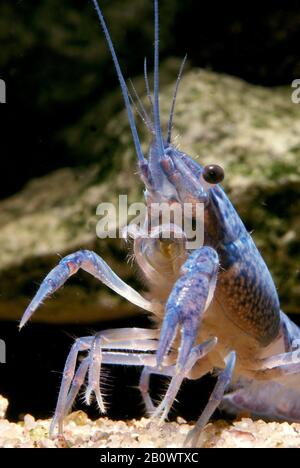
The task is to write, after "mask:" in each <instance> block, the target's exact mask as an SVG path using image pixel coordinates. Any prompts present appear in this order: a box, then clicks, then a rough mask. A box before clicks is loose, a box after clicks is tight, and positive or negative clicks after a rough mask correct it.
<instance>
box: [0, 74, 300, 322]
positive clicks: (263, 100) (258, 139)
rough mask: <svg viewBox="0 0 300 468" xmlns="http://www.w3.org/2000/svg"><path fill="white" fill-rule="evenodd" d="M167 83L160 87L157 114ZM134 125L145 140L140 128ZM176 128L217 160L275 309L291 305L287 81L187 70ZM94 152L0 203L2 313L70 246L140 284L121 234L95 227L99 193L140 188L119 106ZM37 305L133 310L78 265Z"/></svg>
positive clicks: (294, 263) (183, 141)
mask: <svg viewBox="0 0 300 468" xmlns="http://www.w3.org/2000/svg"><path fill="white" fill-rule="evenodd" d="M138 83H139V82H138ZM138 87H139V86H138ZM172 91H173V87H171V86H167V87H165V88H164V89H163V91H162V98H161V106H162V115H163V121H164V122H166V118H167V115H168V112H169V106H170V100H171V95H172ZM98 112H99V109H98V108H97V106H95V107H93V108H91V111H90V116H89V118H90V119H91V120H94V121H96V120H97V113H98ZM73 131H74V132H75V129H74V130H73ZM78 132H79V135H80V129H78ZM141 134H142V135H144V137H145V138H144V141H145V145H146V140H147V138H146V135H145V134H144V129H142V132H141ZM177 134H179V135H180V145H181V147H182V149H183V150H184V151H186V152H188V153H190V154H191V155H196V156H197V158H198V160H199V162H200V163H203V164H206V163H217V164H220V165H222V166H223V167H224V169H225V173H226V178H225V184H224V185H225V188H226V189H227V191H228V193H229V195H230V197H231V199H232V201H233V202H234V204H235V205H236V207H237V209H238V211H239V213H240V215H241V217H242V219H243V220H244V221H245V223H246V226H247V228H248V229H249V230H251V231H252V230H253V231H254V232H253V236H254V238H255V240H256V242H257V245H258V247H259V248H260V249H261V251H262V253H263V255H264V257H265V258H266V260H267V263H268V265H269V268H270V270H271V272H272V273H273V275H274V278H275V281H276V284H277V286H278V289H279V293H280V296H281V299H282V306H283V309H284V310H285V311H286V312H299V311H300V308H299V304H300V284H299V268H300V237H299V236H300V234H299V233H300V217H299V212H300V169H299V161H300V106H297V105H295V104H293V103H292V102H291V89H286V88H273V89H265V88H262V87H256V86H254V85H250V84H247V83H245V82H243V81H242V80H239V79H236V78H232V77H229V76H226V75H221V74H216V73H212V72H208V71H203V70H197V69H196V70H192V71H189V72H188V73H186V75H185V76H184V79H183V82H182V85H181V88H180V93H179V97H178V103H177V108H176V118H175V129H174V135H177ZM77 138H78V135H77ZM100 138H101V137H100ZM177 141H179V139H177ZM145 149H146V146H145ZM98 152H99V155H100V156H99V160H100V163H99V164H95V165H92V166H90V167H88V168H85V169H70V168H68V169H61V170H59V171H56V172H54V173H52V174H49V175H47V176H45V177H43V178H40V179H36V180H33V181H31V182H30V183H29V184H28V185H27V186H26V187H25V188H24V189H23V190H22V191H21V192H20V193H18V194H16V195H14V196H13V197H10V198H9V199H6V200H4V201H2V202H1V203H0V259H1V262H0V263H1V266H0V294H1V295H0V317H1V318H3V319H19V318H20V316H21V313H22V310H23V309H24V308H25V306H26V305H27V303H28V300H29V298H30V297H31V296H32V295H33V294H34V291H35V290H36V287H37V285H38V283H40V281H41V280H42V278H43V277H44V276H45V274H46V273H47V272H48V271H49V270H50V268H52V267H53V266H54V265H55V264H56V262H57V261H58V254H59V255H65V254H66V253H68V252H71V251H74V250H75V249H78V248H83V247H84V248H91V249H95V250H97V252H98V253H99V254H100V255H101V256H103V258H104V259H105V260H106V261H107V262H108V263H109V264H110V265H111V267H112V268H113V269H114V270H115V271H116V272H117V273H118V274H119V275H120V276H121V277H122V278H123V279H124V280H125V281H128V282H129V283H130V284H131V285H132V286H134V287H136V286H137V287H139V289H140V287H141V284H140V283H139V282H138V281H137V276H138V275H136V270H135V268H131V266H130V265H129V264H128V263H127V262H126V251H125V250H124V249H123V247H122V242H121V241H119V240H99V239H98V240H97V238H96V233H95V229H96V224H97V221H98V219H99V218H98V217H97V216H96V215H95V213H96V207H97V205H98V203H100V202H103V201H114V202H116V201H117V196H118V194H128V195H129V202H132V201H139V200H141V198H142V187H141V185H140V183H139V181H138V177H137V175H136V174H135V172H136V163H135V155H134V150H133V144H132V140H131V136H130V131H129V129H128V125H127V119H126V116H125V113H121V114H120V115H118V116H117V117H116V118H114V119H113V120H111V121H110V122H109V123H108V125H107V127H106V128H105V129H104V131H103V136H102V139H99V143H98ZM42 309H43V310H42V311H40V312H38V313H37V314H36V318H37V319H39V320H44V321H55V322H59V321H61V322H70V321H71V322H73V321H75V322H78V321H79V322H80V321H82V322H89V321H94V320H101V319H111V318H114V317H121V316H124V315H128V314H130V313H134V311H137V309H136V308H135V307H133V306H131V305H129V304H127V303H126V301H125V300H121V299H120V298H118V297H117V296H116V295H115V294H112V293H111V292H110V291H109V290H108V289H107V288H105V287H103V286H101V285H100V283H98V282H96V280H94V279H91V278H90V277H89V276H88V275H87V274H85V273H83V274H82V273H80V274H77V275H76V276H75V277H73V278H72V279H71V280H70V282H69V283H68V285H67V286H65V288H64V289H63V290H61V291H59V292H57V293H56V294H55V297H54V298H52V299H51V300H49V301H47V304H46V305H45V306H44V307H43V308H42Z"/></svg>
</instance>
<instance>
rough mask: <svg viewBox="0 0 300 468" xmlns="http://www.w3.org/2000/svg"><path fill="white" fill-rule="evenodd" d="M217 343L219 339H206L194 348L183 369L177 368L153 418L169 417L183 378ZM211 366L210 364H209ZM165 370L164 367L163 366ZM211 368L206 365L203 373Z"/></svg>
mask: <svg viewBox="0 0 300 468" xmlns="http://www.w3.org/2000/svg"><path fill="white" fill-rule="evenodd" d="M216 344H217V339H216V338H212V339H211V340H208V341H205V343H202V344H201V345H199V346H196V347H195V348H193V349H192V351H191V354H190V356H189V358H188V360H187V363H186V365H185V367H184V368H183V369H182V370H175V375H174V376H173V377H172V380H171V382H170V385H169V387H168V390H167V392H166V394H165V396H164V399H163V400H162V402H161V403H160V404H159V405H158V406H157V408H155V411H154V413H153V418H156V417H159V416H160V419H161V421H163V420H164V419H166V418H167V416H168V413H169V411H170V409H171V406H172V404H173V402H174V400H175V398H176V395H177V393H178V391H179V389H180V387H181V384H182V382H183V380H184V379H185V378H186V377H188V373H189V372H190V370H191V369H192V368H193V367H194V365H195V363H196V362H197V361H198V360H199V359H202V358H203V357H204V356H205V355H206V354H207V353H209V352H210V351H211V350H212V349H213V348H214V347H215V346H216ZM209 367H210V365H209ZM163 370H164V368H163ZM208 370H209V368H207V363H206V366H204V368H203V374H202V375H205V374H206V373H207V372H208Z"/></svg>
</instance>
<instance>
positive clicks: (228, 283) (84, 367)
mask: <svg viewBox="0 0 300 468" xmlns="http://www.w3.org/2000/svg"><path fill="white" fill-rule="evenodd" d="M93 4H94V7H95V9H96V13H97V16H98V19H99V21H100V24H101V26H102V29H103V31H104V35H105V38H106V41H107V45H108V47H109V49H110V52H111V55H112V59H113V62H114V66H115V69H116V72H117V75H118V78H119V82H120V86H121V90H122V94H123V98H124V102H125V106H126V110H127V115H128V120H129V124H130V128H131V132H132V137H133V143H134V147H135V151H136V155H137V166H138V173H139V176H140V178H141V180H142V182H143V184H144V186H145V192H144V194H145V204H146V208H147V209H146V214H145V219H144V224H143V229H142V230H141V229H138V228H137V227H136V226H134V225H130V226H129V227H128V234H129V236H131V237H132V238H133V242H132V244H133V253H134V258H135V261H136V262H137V265H138V266H139V267H140V269H141V271H142V273H143V275H144V277H145V280H146V282H147V285H148V290H149V292H148V295H147V298H146V297H143V296H142V295H140V294H139V293H138V292H137V291H135V290H134V289H133V288H132V287H130V286H129V285H127V284H126V283H125V282H124V281H122V279H120V278H119V277H118V276H117V274H116V273H114V272H113V271H112V270H111V268H110V267H109V266H108V265H107V263H106V262H105V261H104V260H103V259H102V258H101V257H100V256H99V255H97V254H96V253H95V252H92V251H89V250H80V251H78V252H75V253H73V254H71V255H68V256H66V257H64V258H62V260H61V261H60V262H59V264H58V265H57V266H56V267H55V268H54V269H53V270H52V271H51V272H50V273H49V274H48V276H46V278H45V279H44V281H43V282H42V284H41V286H40V288H39V290H38V292H37V294H36V296H35V297H34V298H33V300H32V301H31V303H30V304H29V306H28V308H27V310H26V312H25V314H24V316H23V318H22V320H21V324H20V327H22V326H23V325H25V323H26V322H27V321H28V319H29V318H30V317H31V316H32V314H33V313H34V312H35V310H36V309H37V308H38V307H39V305H40V304H41V303H42V302H43V301H44V299H45V298H47V297H48V296H50V295H51V294H52V293H53V292H54V291H56V290H57V289H58V288H60V287H61V286H62V285H63V284H64V283H65V282H66V281H67V279H68V278H69V277H70V276H71V275H74V274H75V273H77V271H78V270H79V269H83V270H85V271H87V272H88V273H90V274H91V275H93V276H94V277H96V278H97V279H99V280H100V281H101V282H102V283H104V284H105V285H106V286H108V287H109V288H111V289H112V290H113V291H115V292H116V293H117V294H119V295H121V296H123V297H124V299H126V300H128V301H131V302H132V303H133V304H135V305H136V306H137V307H139V308H140V309H143V310H146V311H148V312H150V313H151V314H152V315H153V319H154V323H155V328H154V329H146V328H127V329H111V330H106V331H103V332H101V333H98V334H96V335H95V336H86V337H83V338H79V339H77V340H76V341H75V343H74V344H73V346H72V349H71V351H70V354H69V356H68V358H67V361H66V364H65V368H64V371H63V377H62V383H61V387H60V392H59V396H58V401H57V406H56V411H55V415H54V418H53V421H52V426H51V432H53V431H55V430H56V428H57V426H58V431H59V433H62V431H63V421H64V418H65V416H66V415H67V413H68V412H69V411H70V409H71V408H72V405H73V402H74V400H75V398H76V396H77V394H78V392H79V391H80V389H81V387H82V386H83V385H84V384H86V390H85V400H86V403H87V404H89V403H90V401H91V398H92V397H95V398H96V400H97V403H98V406H99V409H100V411H101V412H103V413H104V412H105V401H104V398H103V395H102V392H101V377H102V365H104V364H116V365H132V366H141V367H142V373H141V380H140V390H141V394H142V396H143V399H144V402H145V406H146V409H147V411H148V413H149V414H150V415H151V417H152V418H156V419H157V418H158V419H164V418H166V417H167V416H168V413H169V411H170V409H171V406H172V404H173V402H174V399H175V397H176V395H177V393H178V391H179V389H180V387H181V384H182V381H183V380H184V379H200V378H201V377H202V376H204V375H205V374H207V373H209V372H213V371H214V372H215V373H217V376H218V377H217V382H216V385H215V388H214V390H213V392H212V394H211V396H210V398H209V401H208V403H207V406H206V407H205V409H204V411H203V412H202V414H201V416H200V418H199V420H198V421H197V423H196V425H195V427H194V429H193V430H192V431H191V432H190V434H189V436H188V438H187V441H186V444H187V445H192V446H197V444H198V441H199V434H200V433H201V431H202V429H203V428H204V427H205V425H206V424H207V422H208V421H209V419H210V417H211V416H212V414H213V413H214V411H215V410H216V408H217V407H218V406H219V405H222V406H223V408H225V409H227V410H228V411H230V412H235V413H238V412H240V411H248V412H251V413H255V414H257V415H261V416H266V417H268V418H281V419H285V420H292V421H300V391H299V382H300V376H299V371H300V358H299V355H300V353H299V343H300V341H299V339H300V330H299V329H298V327H297V326H296V325H295V324H294V323H293V322H292V321H290V319H289V318H288V317H287V316H286V315H285V314H284V313H283V312H282V311H281V309H280V304H279V299H278V295H277V291H276V288H275V286H274V283H273V280H272V277H271V275H270V272H269V270H268V268H267V266H266V264H265V262H264V260H263V259H262V257H261V255H260V253H259V251H258V250H257V248H256V246H255V244H254V242H253V240H252V237H251V235H250V234H249V233H248V232H247V230H246V228H245V226H244V224H243V222H242V221H241V219H240V217H239V215H238V214H237V212H236V210H235V209H234V207H233V206H232V204H231V202H230V200H229V199H228V197H227V195H226V193H225V191H224V190H223V188H222V186H221V185H220V184H221V182H222V180H223V178H224V171H223V169H222V168H221V167H220V166H217V165H215V164H213V161H212V164H210V165H208V166H205V167H202V166H201V165H200V164H198V163H197V162H195V161H194V160H193V159H192V158H191V157H190V156H189V155H188V154H186V153H184V152H182V151H179V150H178V149H177V147H176V146H175V144H174V143H173V141H172V124H173V116H174V112H175V103H176V96H177V92H178V87H179V84H180V80H181V78H182V72H183V66H184V61H185V60H184V61H183V64H182V66H181V68H180V71H179V75H178V79H177V81H176V85H175V91H174V97H173V100H172V103H171V106H170V118H169V122H168V125H167V130H166V132H165V133H164V132H163V130H162V126H161V120H160V102H159V11H158V0H155V1H154V19H155V21H154V23H155V27H154V29H155V41H154V43H155V47H154V86H153V92H152V90H151V86H150V83H149V79H148V74H147V65H146V62H145V67H144V75H145V87H146V92H147V96H148V101H149V104H150V107H151V108H150V112H149V111H147V110H146V108H145V106H144V105H143V103H142V100H141V99H140V98H139V97H138V95H137V93H135V96H134V97H132V96H131V95H130V94H129V91H128V88H127V85H126V82H125V79H124V77H123V74H122V71H121V68H120V64H119V61H118V58H117V55H116V52H115V49H114V46H113V43H112V40H111V37H110V34H109V31H108V28H107V25H106V22H105V20H104V17H103V14H102V11H101V9H100V7H99V4H98V2H97V0H93ZM134 98H136V100H137V102H135V101H134ZM133 106H134V107H135V108H136V110H137V111H138V113H139V114H140V116H141V117H142V119H143V121H144V123H145V125H146V127H147V129H148V131H149V133H150V136H151V144H150V148H149V151H148V154H147V155H145V154H144V152H143V149H142V146H141V143H140V139H139V135H138V131H137V127H136V124H135V116H134V113H133ZM133 170H135V169H134V168H133ZM157 204H163V205H164V206H165V207H167V208H169V209H170V210H171V208H172V209H174V208H176V213H177V215H178V213H179V214H180V215H179V216H177V215H176V216H175V214H174V213H175V211H174V213H173V216H172V218H169V221H168V220H167V221H166V219H165V218H164V216H151V215H152V212H153V209H154V206H155V207H156V206H157ZM149 218H151V220H149ZM183 221H189V222H190V224H191V225H192V226H195V225H196V226H198V227H199V226H200V230H202V233H203V235H202V236H200V237H201V239H200V241H199V242H197V239H196V240H195V236H194V235H193V232H191V231H190V232H188V230H187V229H185V225H184V223H183ZM183 225H184V226H183ZM135 227H136V228H135ZM196 237H197V236H196ZM198 240H199V239H198ZM80 353H84V356H83V359H78V357H79V354H80ZM151 374H159V375H163V376H164V375H166V376H168V377H170V383H169V386H168V388H167V391H166V393H165V395H164V397H163V399H162V401H161V402H160V403H159V404H158V405H157V406H156V405H155V404H154V402H153V401H152V399H151V397H150V395H149V379H150V375H151Z"/></svg>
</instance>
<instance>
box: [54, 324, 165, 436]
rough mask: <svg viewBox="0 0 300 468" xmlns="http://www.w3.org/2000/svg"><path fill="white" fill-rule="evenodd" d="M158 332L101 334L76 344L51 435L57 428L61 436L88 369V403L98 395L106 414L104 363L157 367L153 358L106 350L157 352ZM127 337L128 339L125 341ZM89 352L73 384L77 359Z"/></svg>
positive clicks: (60, 394)
mask: <svg viewBox="0 0 300 468" xmlns="http://www.w3.org/2000/svg"><path fill="white" fill-rule="evenodd" d="M156 335H157V332H156V331H155V330H147V329H136V328H131V329H115V330H107V331H104V332H101V333H99V334H98V335H97V336H96V338H95V337H93V336H91V337H84V338H79V339H77V340H76V341H75V343H74V344H73V346H72V348H71V351H70V353H69V356H68V358H67V361H66V364H65V368H64V372H63V378H62V383H61V388H60V392H59V396H58V401H57V406H56V410H55V415H54V418H53V421H52V424H51V429H50V431H51V432H53V430H54V428H55V427H56V425H57V424H58V426H59V432H60V433H61V432H62V422H63V419H64V417H65V414H66V411H68V410H69V408H70V407H71V406H72V404H73V401H74V399H75V397H76V394H77V392H78V391H79V389H80V386H81V385H82V383H83V382H84V379H85V376H86V373H87V370H88V367H89V369H90V370H89V381H88V388H87V393H86V401H87V402H89V400H90V395H91V393H92V392H94V393H95V395H96V398H97V401H98V404H99V407H100V409H101V410H102V411H103V410H104V403H103V399H102V396H101V391H100V383H99V381H100V370H101V362H102V363H104V364H106V363H107V364H126V363H128V365H142V366H145V365H150V366H153V365H155V356H154V354H138V355H136V354H134V353H117V352H111V353H110V352H106V351H105V350H113V349H117V350H122V349H124V350H136V351H137V353H141V352H145V351H154V350H156V348H157V342H156V341H155V339H154V338H155V336H156ZM124 336H125V337H126V338H125V339H124ZM89 350H91V351H90V353H89V355H88V357H86V358H85V359H84V361H83V362H82V363H81V364H80V366H79V367H78V370H77V372H76V375H75V381H74V380H73V377H74V373H75V368H76V362H77V356H78V353H79V352H81V351H89Z"/></svg>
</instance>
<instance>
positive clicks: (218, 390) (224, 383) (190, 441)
mask: <svg viewBox="0 0 300 468" xmlns="http://www.w3.org/2000/svg"><path fill="white" fill-rule="evenodd" d="M235 362H236V353H235V351H232V352H231V353H230V354H229V355H228V356H227V358H226V367H225V369H224V370H223V371H222V372H221V373H220V374H219V377H218V380H217V383H216V386H215V388H214V390H213V392H212V394H211V397H210V399H209V401H208V403H207V405H206V407H205V409H204V411H203V413H202V414H201V416H200V418H199V419H198V421H197V423H196V425H195V427H194V429H192V430H191V431H190V433H189V434H188V436H187V438H186V441H185V445H186V446H192V447H196V446H197V442H198V440H199V436H200V433H201V431H202V429H204V427H205V425H206V424H207V423H208V421H209V419H210V418H211V416H212V415H213V413H214V412H215V410H216V409H217V408H218V406H219V404H220V403H221V401H222V398H223V396H224V393H225V391H226V389H227V387H228V386H229V385H230V382H231V379H232V375H233V371H234V367H235Z"/></svg>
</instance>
